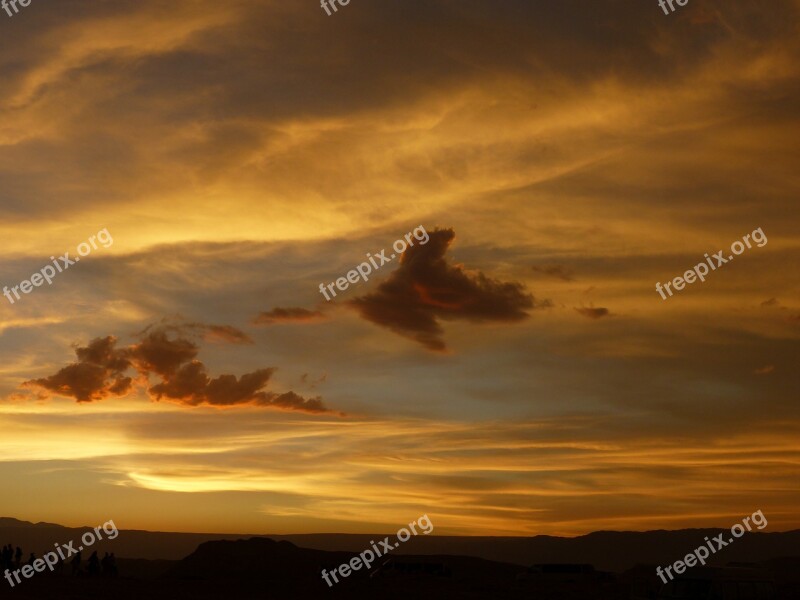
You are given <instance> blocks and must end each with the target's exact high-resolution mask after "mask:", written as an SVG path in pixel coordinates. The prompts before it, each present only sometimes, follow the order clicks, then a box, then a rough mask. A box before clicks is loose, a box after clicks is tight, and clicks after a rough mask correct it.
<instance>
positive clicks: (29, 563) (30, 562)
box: [25, 552, 36, 565]
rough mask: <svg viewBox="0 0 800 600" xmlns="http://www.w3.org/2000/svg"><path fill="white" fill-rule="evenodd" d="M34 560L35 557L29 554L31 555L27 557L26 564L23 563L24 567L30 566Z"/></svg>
mask: <svg viewBox="0 0 800 600" xmlns="http://www.w3.org/2000/svg"><path fill="white" fill-rule="evenodd" d="M35 560H36V555H35V554H34V553H33V552H31V555H30V556H29V557H28V562H27V563H25V564H26V565H32V564H33V561H35Z"/></svg>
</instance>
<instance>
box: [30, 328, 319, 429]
mask: <svg viewBox="0 0 800 600" xmlns="http://www.w3.org/2000/svg"><path fill="white" fill-rule="evenodd" d="M185 328H188V329H189V330H190V331H197V330H198V329H199V330H202V331H206V332H213V334H214V335H221V337H222V338H223V339H226V341H227V339H228V338H232V339H233V340H234V341H235V342H236V343H240V342H241V340H242V336H240V335H237V332H238V330H237V329H235V328H232V327H228V326H203V325H201V324H197V323H193V324H189V325H188V326H185ZM182 329H184V326H175V325H160V326H157V327H148V328H147V329H145V330H144V331H143V332H141V333H140V334H139V335H140V337H141V341H140V342H138V343H136V344H132V345H130V346H127V347H125V348H117V347H116V342H117V340H116V338H115V337H113V336H108V337H105V338H97V339H95V340H93V341H92V342H91V343H90V344H89V345H88V346H86V347H79V348H77V349H76V350H75V353H76V355H77V357H78V362H76V363H73V364H71V365H68V366H66V367H64V368H63V369H61V370H60V371H58V372H57V373H56V374H55V375H51V376H50V377H45V378H42V379H34V380H31V381H26V382H25V383H24V384H23V386H24V387H40V388H44V389H45V390H48V391H50V392H53V393H55V394H58V395H60V396H67V397H70V398H75V399H76V400H77V401H78V402H93V401H97V400H104V399H106V398H109V397H112V396H124V395H126V394H127V393H128V392H130V391H131V389H132V387H133V379H132V378H131V377H128V376H125V374H124V373H125V371H127V370H128V369H129V368H134V369H135V370H136V371H138V372H139V374H140V375H141V376H142V377H143V378H144V379H145V380H147V378H148V377H149V375H151V374H154V375H156V376H159V377H160V378H161V382H160V383H157V384H156V385H153V386H152V387H150V388H149V389H148V393H149V394H150V396H151V397H152V398H153V399H155V400H161V399H162V398H167V399H169V400H172V401H175V402H177V403H179V404H184V405H188V406H197V405H201V404H207V405H211V406H237V405H245V404H253V405H259V406H271V407H274V408H279V409H283V410H297V411H304V412H310V413H322V412H328V409H327V408H326V407H325V406H324V404H323V403H322V400H321V399H320V398H319V397H316V398H304V397H302V396H300V395H298V394H295V393H294V392H291V391H290V392H285V393H282V394H279V393H276V392H272V391H267V390H265V388H266V386H267V384H268V383H269V381H270V378H271V377H272V374H273V373H274V372H275V369H274V368H267V369H258V370H256V371H253V372H252V373H245V374H244V375H242V376H240V377H236V376H235V375H230V374H224V375H220V376H219V377H216V378H211V377H210V376H209V375H208V371H207V369H206V366H205V365H204V364H203V363H202V362H201V361H199V360H197V359H196V356H197V353H198V351H199V347H198V345H197V344H196V343H195V342H193V341H192V340H190V339H187V338H186V337H183V336H182V334H181V333H180V331H181V330H182ZM239 333H241V332H239ZM170 334H171V335H170ZM242 335H244V334H242ZM245 337H246V336H245ZM247 339H249V338H247Z"/></svg>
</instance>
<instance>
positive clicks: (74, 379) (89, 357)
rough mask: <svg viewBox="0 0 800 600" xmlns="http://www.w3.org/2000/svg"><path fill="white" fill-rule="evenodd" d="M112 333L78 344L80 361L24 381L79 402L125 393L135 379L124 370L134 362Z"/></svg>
mask: <svg viewBox="0 0 800 600" xmlns="http://www.w3.org/2000/svg"><path fill="white" fill-rule="evenodd" d="M116 341H117V339H116V338H115V337H113V336H108V337H104V338H97V339H94V340H92V341H91V342H90V343H89V345H88V346H86V347H78V348H76V349H75V354H76V355H77V356H78V362H77V363H73V364H71V365H68V366H66V367H64V368H63V369H61V370H59V371H58V372H57V373H56V374H55V375H51V376H49V377H45V378H42V379H34V380H31V381H26V382H25V383H23V386H24V387H33V386H38V387H41V388H44V389H46V390H48V391H51V392H53V393H56V394H58V395H60V396H69V397H71V398H75V399H76V400H77V401H78V402H94V401H96V400H104V399H106V398H109V397H111V396H124V395H125V394H127V393H128V392H129V391H130V389H131V386H132V383H133V380H132V379H131V378H130V377H125V376H124V375H123V373H124V372H125V371H126V370H128V368H129V367H130V366H131V362H130V360H128V358H127V357H126V356H125V353H124V352H120V351H119V350H117V349H116V348H115V347H114V346H115V344H116Z"/></svg>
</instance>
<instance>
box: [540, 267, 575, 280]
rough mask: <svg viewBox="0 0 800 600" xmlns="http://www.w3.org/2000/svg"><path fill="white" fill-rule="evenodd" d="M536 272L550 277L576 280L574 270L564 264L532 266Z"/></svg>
mask: <svg viewBox="0 0 800 600" xmlns="http://www.w3.org/2000/svg"><path fill="white" fill-rule="evenodd" d="M531 268H532V269H533V270H534V271H535V272H536V273H541V274H542V275H547V276H548V277H555V278H556V279H562V280H564V281H575V277H573V272H572V271H571V270H569V269H567V267H565V266H564V265H543V266H541V267H531Z"/></svg>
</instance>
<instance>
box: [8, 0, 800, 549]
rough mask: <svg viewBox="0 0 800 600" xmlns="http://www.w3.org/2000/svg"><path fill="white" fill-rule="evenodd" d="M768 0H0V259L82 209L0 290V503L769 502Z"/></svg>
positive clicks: (797, 2) (522, 524)
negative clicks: (757, 240)
mask: <svg viewBox="0 0 800 600" xmlns="http://www.w3.org/2000/svg"><path fill="white" fill-rule="evenodd" d="M799 25H800V0H772V1H771V2H769V3H768V4H763V3H752V2H745V1H744V0H732V1H725V2H712V1H710V0H709V1H705V0H690V2H689V3H688V4H687V5H686V6H684V7H681V8H679V9H678V10H677V11H676V12H675V13H673V14H670V15H665V14H664V13H663V12H662V10H661V9H660V8H659V6H658V3H657V1H656V0H636V1H635V2H634V1H632V0H629V1H625V2H623V1H621V0H604V1H603V2H588V1H586V0H557V1H556V0H547V1H544V0H541V1H540V0H502V1H501V2H489V1H487V0H483V1H478V0H458V1H456V0H369V1H367V0H351V2H350V3H349V5H347V6H342V7H339V11H338V12H337V13H335V14H333V15H331V16H328V15H326V13H325V11H324V10H322V8H321V7H320V6H319V2H318V1H317V0H302V1H301V0H292V1H290V2H289V1H286V0H284V1H281V2H278V1H274V0H231V1H228V2H211V1H209V0H174V1H172V2H167V3H165V2H156V1H152V0H139V1H137V2H131V1H122V2H117V1H114V2H110V1H107V2H102V1H100V0H82V1H77V0H60V1H59V2H58V3H55V2H45V1H43V0H34V1H33V2H32V3H31V4H30V6H28V7H26V8H20V12H19V13H18V14H16V15H14V16H13V17H11V18H9V17H8V16H7V15H6V14H5V13H4V12H0V48H2V52H0V81H2V88H0V89H1V90H2V93H0V216H1V217H2V218H0V234H1V235H2V240H3V246H4V249H3V250H4V251H3V259H2V260H1V261H0V286H7V287H9V288H10V287H13V286H18V285H19V284H20V282H22V281H23V280H27V279H29V278H30V276H31V275H32V274H33V273H35V272H37V271H39V270H40V269H42V268H43V267H45V266H46V265H48V264H51V259H50V257H51V256H55V257H58V256H62V255H63V254H64V253H65V252H67V251H69V252H70V256H72V257H75V256H76V255H77V252H76V248H77V246H78V245H79V244H81V243H82V242H85V241H86V240H88V239H89V238H90V236H93V235H97V233H98V232H99V231H100V230H103V229H107V231H108V232H109V234H110V235H111V237H112V238H113V244H109V245H108V247H103V246H102V245H100V246H99V247H98V248H97V249H94V250H92V252H91V254H90V255H88V256H85V257H83V258H82V259H81V261H80V262H79V263H76V264H74V265H72V266H70V267H69V268H68V269H67V270H65V271H64V272H63V273H59V274H58V275H57V276H56V277H55V278H54V279H53V280H52V284H51V285H47V284H46V283H45V284H44V285H42V286H41V287H35V288H34V289H33V291H32V292H30V293H28V294H25V295H23V296H22V297H21V299H20V300H15V302H14V304H11V303H10V302H9V301H8V300H7V299H6V298H5V297H3V296H0V353H1V356H0V359H1V360H0V398H2V401H0V432H2V433H1V434H0V476H1V477H2V482H3V483H2V494H1V495H0V516H8V517H16V518H19V519H24V520H28V521H34V522H37V521H47V522H56V523H60V524H63V525H70V526H83V525H93V524H96V523H101V522H103V521H106V520H108V519H113V520H114V521H115V523H116V524H117V526H118V527H119V528H120V529H130V528H136V529H152V530H168V531H197V532H241V533H306V532H375V531H387V532H388V531H394V530H396V529H397V528H398V527H400V526H402V525H403V524H406V523H408V522H409V521H410V520H411V519H415V518H417V517H418V516H420V515H422V514H428V515H429V517H430V518H431V521H432V522H433V524H434V525H435V532H436V533H437V534H456V535H537V534H554V535H579V534H584V533H587V532H591V531H595V530H600V529H614V530H621V529H626V530H648V529H660V528H663V529H680V528H687V527H697V526H720V527H727V526H730V524H732V523H735V522H737V521H739V520H741V518H742V517H743V516H745V515H750V514H751V513H753V512H754V511H756V510H758V509H761V510H762V511H763V513H764V514H765V515H766V516H767V518H768V519H769V527H768V529H767V531H781V530H788V529H793V528H798V527H800V515H799V514H798V510H797V507H798V506H799V505H800V403H799V402H798V401H799V400H800V376H799V375H798V373H800V370H799V369H798V359H799V358H800V346H798V343H799V342H800V280H799V279H798V274H799V270H798V259H800V234H798V231H800V227H799V226H800V210H799V209H798V198H800V170H798V164H800V142H798V140H800V77H799V76H800V60H798V59H799V58H800V36H799V35H798V33H800V32H798V28H799V27H798V26H799ZM420 226H422V227H424V228H425V230H426V232H427V233H428V234H429V236H430V240H429V242H428V243H427V244H425V245H418V246H416V247H414V248H413V249H411V250H409V251H407V252H406V254H405V255H404V256H403V258H402V261H401V259H400V258H399V257H398V258H397V259H395V260H393V261H392V262H390V263H388V264H386V265H384V266H383V267H382V268H381V269H379V270H378V271H376V272H375V273H374V274H373V275H371V276H370V280H369V281H368V282H359V283H357V284H352V285H351V286H350V288H349V289H348V290H347V291H345V292H338V295H337V297H336V298H335V299H333V300H332V301H331V302H327V301H326V300H325V299H324V298H323V297H322V295H321V294H320V292H319V285H320V284H321V283H324V284H327V283H330V282H333V281H335V280H336V279H337V278H339V277H343V276H345V275H346V273H347V272H348V271H349V270H351V269H353V268H355V267H356V265H358V264H359V263H361V262H363V261H364V260H366V258H365V257H366V254H367V253H372V254H376V253H377V252H380V250H381V249H387V250H388V249H390V248H391V245H392V243H393V242H394V241H395V240H397V239H398V238H402V237H403V236H404V235H405V234H406V233H408V232H411V231H413V230H414V229H415V228H417V227H420ZM758 228H761V230H762V231H763V233H764V235H765V236H766V238H767V239H768V243H765V244H764V245H763V246H761V247H758V246H756V245H753V247H752V248H750V249H747V250H745V251H744V252H743V253H742V254H741V256H737V257H736V259H735V260H733V261H732V262H731V263H729V264H725V265H724V266H721V267H719V268H718V269H717V270H716V271H713V272H712V273H710V274H709V275H708V276H707V280H706V281H705V282H704V283H703V282H695V283H693V284H690V285H687V286H686V288H685V289H684V290H682V291H680V292H676V294H675V295H674V296H673V297H670V298H668V299H667V300H662V298H661V297H660V296H659V294H658V293H657V292H656V289H655V284H656V282H666V281H671V280H672V279H673V278H675V277H678V276H681V275H683V273H684V272H685V271H686V270H688V269H691V268H692V267H693V266H694V265H695V264H697V263H699V262H701V261H703V260H705V259H704V254H705V253H708V254H709V255H711V254H713V253H716V252H718V251H719V250H725V255H726V256H727V255H728V254H729V248H730V245H731V243H732V242H734V241H736V240H741V239H742V238H743V236H745V235H746V234H750V233H751V232H753V231H754V230H756V229H758ZM387 255H388V252H387ZM12 298H13V296H12Z"/></svg>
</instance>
